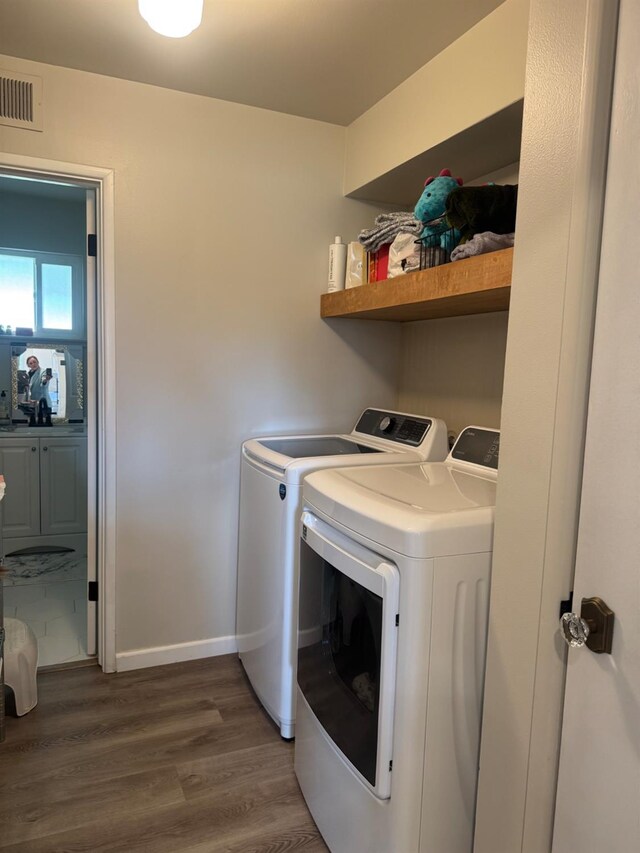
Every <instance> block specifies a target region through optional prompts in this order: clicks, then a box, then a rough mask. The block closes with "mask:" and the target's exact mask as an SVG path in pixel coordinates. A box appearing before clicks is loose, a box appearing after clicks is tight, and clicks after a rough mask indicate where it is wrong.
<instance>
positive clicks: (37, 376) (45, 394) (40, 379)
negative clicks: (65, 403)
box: [27, 355, 51, 409]
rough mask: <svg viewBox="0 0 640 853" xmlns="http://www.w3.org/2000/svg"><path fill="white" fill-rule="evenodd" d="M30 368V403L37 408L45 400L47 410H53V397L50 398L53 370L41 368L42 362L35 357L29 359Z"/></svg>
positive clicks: (31, 356)
mask: <svg viewBox="0 0 640 853" xmlns="http://www.w3.org/2000/svg"><path fill="white" fill-rule="evenodd" d="M27 367H28V368H29V374H28V375H29V401H30V402H32V403H35V405H36V406H37V405H38V403H39V402H40V400H44V401H45V403H46V404H47V408H49V409H50V408H51V397H50V396H49V388H48V385H49V382H50V381H51V368H48V369H47V370H45V369H44V368H42V367H40V362H39V361H38V359H37V358H36V357H35V355H30V356H29V358H28V359H27Z"/></svg>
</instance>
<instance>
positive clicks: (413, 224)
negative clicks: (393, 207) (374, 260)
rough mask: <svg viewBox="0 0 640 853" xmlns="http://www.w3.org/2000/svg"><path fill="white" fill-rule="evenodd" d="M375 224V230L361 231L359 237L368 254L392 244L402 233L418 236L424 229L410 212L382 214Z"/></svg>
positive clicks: (377, 217)
mask: <svg viewBox="0 0 640 853" xmlns="http://www.w3.org/2000/svg"><path fill="white" fill-rule="evenodd" d="M374 223H375V224H374V227H373V228H369V229H366V230H364V231H361V232H360V236H359V237H358V240H359V242H360V243H361V244H362V245H363V246H364V247H365V249H366V250H367V252H377V251H378V249H379V248H380V247H381V246H384V244H385V243H392V242H393V240H394V238H395V237H396V236H397V235H398V234H399V233H400V232H401V231H405V232H408V233H410V234H415V235H416V236H417V235H418V234H420V232H421V231H422V227H423V226H422V222H419V221H418V220H417V219H416V218H415V217H414V215H413V213H411V212H409V211H407V212H405V211H398V212H395V213H381V214H380V215H379V216H376V218H375V220H374Z"/></svg>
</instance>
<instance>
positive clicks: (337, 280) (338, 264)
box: [327, 236, 347, 293]
mask: <svg viewBox="0 0 640 853" xmlns="http://www.w3.org/2000/svg"><path fill="white" fill-rule="evenodd" d="M346 271H347V244H346V243H343V242H342V237H339V236H338V237H336V239H335V240H334V241H333V243H332V244H331V245H330V246H329V286H328V288H327V290H328V291H329V293H332V292H333V291H334V290H344V279H345V274H346Z"/></svg>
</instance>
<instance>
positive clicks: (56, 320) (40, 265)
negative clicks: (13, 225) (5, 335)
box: [0, 249, 85, 339]
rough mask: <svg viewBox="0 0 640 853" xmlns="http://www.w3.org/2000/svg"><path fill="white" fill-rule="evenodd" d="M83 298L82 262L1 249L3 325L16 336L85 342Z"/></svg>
mask: <svg viewBox="0 0 640 853" xmlns="http://www.w3.org/2000/svg"><path fill="white" fill-rule="evenodd" d="M83 294H84V259H83V258H81V257H77V256H73V255H57V254H53V253H46V252H29V251H20V250H14V249H0V324H1V325H2V326H4V328H5V329H7V327H9V326H10V327H11V329H12V331H13V333H14V334H15V333H16V329H32V330H33V334H34V335H36V336H38V337H45V338H46V337H56V338H59V337H63V338H79V339H82V338H84V336H85V328H84V298H83Z"/></svg>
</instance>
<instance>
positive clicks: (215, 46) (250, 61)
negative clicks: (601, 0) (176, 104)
mask: <svg viewBox="0 0 640 853" xmlns="http://www.w3.org/2000/svg"><path fill="white" fill-rule="evenodd" d="M178 2H179V0H178ZM501 2H502V0H446V2H442V0H205V9H204V19H203V23H202V26H201V27H200V28H199V29H198V30H196V31H195V32H194V33H192V34H191V35H190V36H188V37H187V38H185V39H168V38H164V37H163V36H159V35H157V34H156V33H154V32H152V31H151V30H150V29H149V27H148V26H147V24H146V23H145V22H144V21H143V20H142V18H141V17H140V16H139V14H138V4H137V0H0V53H3V54H8V55H10V56H19V57H22V58H25V59H32V60H36V61H38V62H45V63H49V64H52V65H63V66H66V67H68V68H76V69H80V70H83V71H92V72H95V73H97V74H106V75H108V76H111V77H120V78H124V79H128V80H136V81H138V82H142V83H151V84H153V85H157V86H164V87H166V88H169V89H177V90H179V91H183V92H193V93H196V94H199V95H207V96H209V97H213V98H222V99H223V100H227V101H236V102H238V103H241V104H249V105H251V106H255V107H264V108H265V109H270V110H276V111H279V112H285V113H291V114H293V115H299V116H305V117H307V118H314V119H319V120H321V121H328V122H333V123H335V124H342V125H346V124H349V123H350V122H352V121H353V120H354V119H355V118H357V117H358V116H359V115H361V114H362V113H363V112H365V111H366V110H367V109H368V108H369V107H371V106H372V105H373V104H375V103H376V102H377V101H379V100H380V99H381V98H382V97H384V95H386V94H387V93H388V92H390V91H391V90H392V89H394V88H395V87H396V86H397V85H398V84H399V83H401V82H402V81H403V80H405V79H406V78H407V77H409V76H410V75H411V74H412V73H413V72H414V71H416V70H417V69H418V68H420V67H422V66H423V65H424V64H425V63H426V62H428V61H429V60H430V59H431V58H432V57H433V56H435V55H436V54H437V53H439V52H440V51H441V50H443V48H445V47H446V46H447V45H448V44H450V43H451V42H452V41H454V40H455V39H456V38H458V37H459V36H460V35H462V34H463V33H464V32H466V31H467V30H468V29H470V28H471V27H472V26H473V25H474V24H476V23H477V22H478V21H479V20H481V19H482V18H483V17H485V16H486V15H487V14H489V12H491V11H492V10H493V9H495V8H496V7H497V6H499V5H500V3H501Z"/></svg>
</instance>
